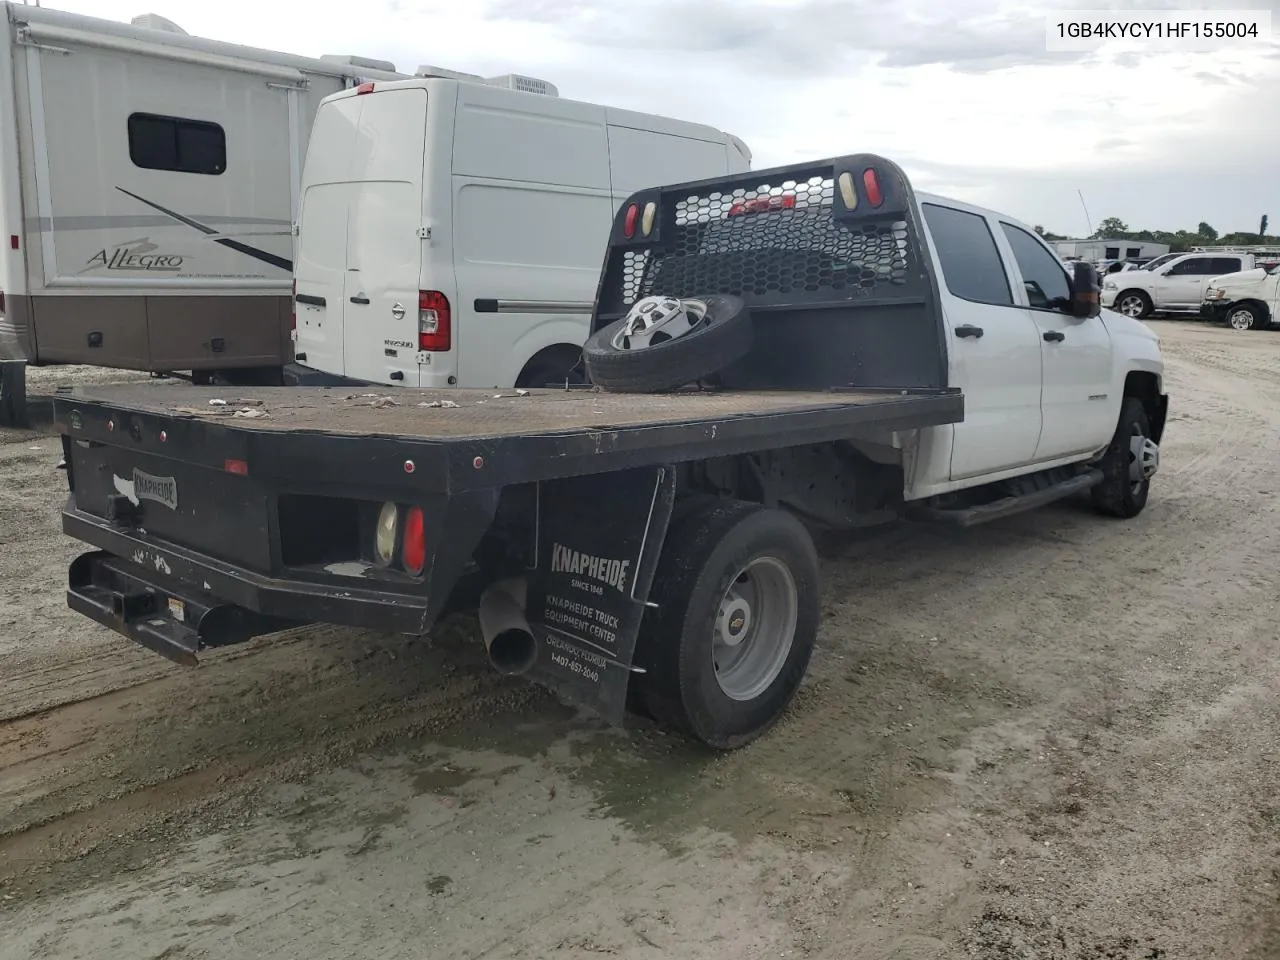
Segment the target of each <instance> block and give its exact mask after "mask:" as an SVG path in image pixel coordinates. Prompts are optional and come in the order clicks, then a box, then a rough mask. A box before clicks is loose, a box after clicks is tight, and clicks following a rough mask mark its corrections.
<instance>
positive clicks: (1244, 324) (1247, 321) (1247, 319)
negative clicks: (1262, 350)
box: [1227, 310, 1253, 330]
mask: <svg viewBox="0 0 1280 960" xmlns="http://www.w3.org/2000/svg"><path fill="white" fill-rule="evenodd" d="M1227 323H1229V324H1230V325H1231V329H1232V330H1248V329H1249V328H1250V327H1252V326H1253V314H1252V313H1250V312H1249V311H1248V310H1236V311H1234V312H1233V313H1232V314H1231V316H1229V317H1228V318H1227Z"/></svg>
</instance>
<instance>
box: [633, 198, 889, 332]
mask: <svg viewBox="0 0 1280 960" xmlns="http://www.w3.org/2000/svg"><path fill="white" fill-rule="evenodd" d="M833 197H834V190H833V184H832V180H831V177H830V176H829V175H828V176H822V175H814V176H812V177H809V178H807V179H804V180H800V181H799V182H797V181H795V180H788V181H784V182H776V181H775V182H772V183H770V182H759V183H756V184H755V185H754V186H751V187H739V188H736V189H732V188H729V187H723V186H722V187H720V188H716V187H708V188H707V189H706V190H705V192H700V193H695V194H690V195H688V196H686V197H683V198H680V199H678V200H677V201H676V202H675V210H674V217H672V211H670V210H665V209H664V211H663V226H662V240H661V241H660V242H659V243H657V244H655V245H654V246H651V247H648V248H645V249H640V250H626V251H625V252H623V253H622V258H623V262H622V264H621V270H620V271H618V273H617V274H615V279H614V281H613V283H612V284H611V285H612V286H613V287H614V289H612V290H609V291H607V293H608V294H609V296H608V298H607V300H609V301H611V302H610V304H609V306H610V307H611V308H612V309H611V310H610V311H609V312H616V313H621V312H625V311H626V310H627V309H629V308H630V306H631V305H632V304H633V303H635V302H636V301H637V300H639V299H640V298H641V297H645V296H649V295H651V294H662V295H666V296H674V297H691V296H697V295H699V294H713V293H727V294H734V295H736V296H740V297H742V298H743V299H744V300H746V302H747V303H748V304H749V305H750V304H756V305H765V304H786V303H792V302H804V301H810V302H811V301H814V300H837V301H838V300H856V299H862V298H865V297H883V296H901V295H902V293H903V291H901V290H895V288H900V287H902V286H903V285H904V284H905V283H906V282H907V276H908V274H909V271H910V270H911V268H912V264H911V262H910V261H911V259H912V257H913V256H914V253H913V251H912V249H911V245H910V244H908V242H907V224H906V223H905V222H903V221H901V220H893V219H881V220H870V221H867V220H863V221H860V222H858V223H856V224H842V223H838V222H837V221H835V220H833V219H832V217H831V213H832V205H833V202H834V201H833ZM671 202H672V196H671V194H669V193H664V195H663V206H664V207H668V206H670V204H671Z"/></svg>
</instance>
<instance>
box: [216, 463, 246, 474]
mask: <svg viewBox="0 0 1280 960" xmlns="http://www.w3.org/2000/svg"><path fill="white" fill-rule="evenodd" d="M222 469H223V470H225V471H227V473H235V474H239V475H240V476H242V477H247V476H248V475H249V464H248V462H247V461H245V460H223V461H222Z"/></svg>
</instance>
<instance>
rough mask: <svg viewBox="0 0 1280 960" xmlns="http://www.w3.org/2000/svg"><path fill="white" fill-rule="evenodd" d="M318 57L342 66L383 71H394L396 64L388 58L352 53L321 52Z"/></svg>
mask: <svg viewBox="0 0 1280 960" xmlns="http://www.w3.org/2000/svg"><path fill="white" fill-rule="evenodd" d="M320 59H321V60H327V61H328V62H329V63H336V64H340V65H341V66H344V67H363V68H364V69H366V70H382V71H384V72H385V73H395V72H396V65H395V64H394V63H392V62H391V61H390V60H375V59H373V58H372V57H357V56H356V55H355V54H353V53H323V54H321V55H320Z"/></svg>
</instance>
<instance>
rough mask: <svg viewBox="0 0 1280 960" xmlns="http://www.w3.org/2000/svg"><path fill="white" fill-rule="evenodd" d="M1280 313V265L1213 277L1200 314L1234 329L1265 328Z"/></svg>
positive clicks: (1273, 321)
mask: <svg viewBox="0 0 1280 960" xmlns="http://www.w3.org/2000/svg"><path fill="white" fill-rule="evenodd" d="M1277 315H1280V264H1273V265H1271V266H1270V267H1254V268H1253V269H1252V270H1245V271H1243V272H1242V273H1230V274H1227V275H1226V276H1224V277H1213V278H1211V279H1210V280H1209V284H1208V286H1206V287H1205V291H1204V302H1203V303H1201V304H1200V316H1201V318H1202V319H1204V320H1208V321H1209V322H1210V323H1225V324H1226V325H1227V326H1229V327H1231V329H1233V330H1265V329H1266V328H1268V327H1270V326H1272V325H1273V324H1274V323H1275V322H1276V316H1277Z"/></svg>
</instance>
